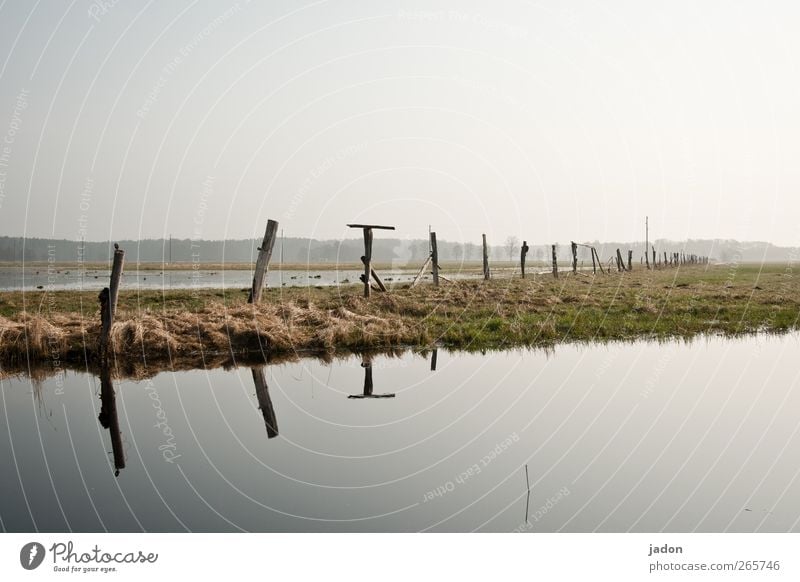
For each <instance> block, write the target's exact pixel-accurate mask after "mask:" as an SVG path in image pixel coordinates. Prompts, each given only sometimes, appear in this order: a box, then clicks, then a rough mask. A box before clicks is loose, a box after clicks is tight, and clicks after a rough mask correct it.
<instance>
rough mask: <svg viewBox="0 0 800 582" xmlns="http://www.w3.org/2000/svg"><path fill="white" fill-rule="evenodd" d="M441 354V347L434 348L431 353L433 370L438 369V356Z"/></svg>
mask: <svg viewBox="0 0 800 582" xmlns="http://www.w3.org/2000/svg"><path fill="white" fill-rule="evenodd" d="M438 355H439V349H438V348H433V352H432V353H431V372H435V371H436V358H437V356H438Z"/></svg>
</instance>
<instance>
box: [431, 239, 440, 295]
mask: <svg viewBox="0 0 800 582" xmlns="http://www.w3.org/2000/svg"><path fill="white" fill-rule="evenodd" d="M431 261H433V284H434V285H435V286H436V287H438V286H439V249H438V248H437V247H436V233H435V232H432V233H431Z"/></svg>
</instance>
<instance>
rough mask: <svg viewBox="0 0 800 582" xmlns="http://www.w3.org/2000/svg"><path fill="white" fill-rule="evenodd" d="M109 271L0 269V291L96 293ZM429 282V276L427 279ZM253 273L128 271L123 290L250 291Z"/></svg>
mask: <svg viewBox="0 0 800 582" xmlns="http://www.w3.org/2000/svg"><path fill="white" fill-rule="evenodd" d="M361 274H363V271H356V270H349V269H338V270H337V269H329V270H317V271H283V273H281V272H280V271H278V270H271V271H268V273H267V286H268V287H306V286H321V287H328V286H331V285H339V284H347V283H358V282H359V279H358V277H359V275H361ZM381 275H382V277H383V278H384V279H386V281H387V282H389V283H392V282H408V281H411V280H412V279H413V278H414V275H415V273H408V272H404V271H385V272H381ZM110 276H111V271H110V270H109V269H92V270H87V271H86V272H85V273H84V272H82V271H81V270H80V269H59V270H57V271H55V272H51V273H50V274H48V271H47V267H26V268H25V269H22V268H21V267H0V291H20V290H22V289H24V290H27V291H33V290H36V289H38V288H43V289H50V290H54V291H55V290H73V291H78V290H81V289H83V290H87V291H99V290H100V289H102V288H103V287H108V284H109V278H110ZM427 278H428V279H430V276H428V277H427ZM252 283H253V273H252V272H251V271H248V270H226V271H222V270H217V271H212V270H208V269H199V270H196V271H195V270H192V269H186V270H170V271H152V270H145V271H137V270H127V271H125V272H124V273H123V275H122V288H123V289H126V288H127V289H131V288H137V289H245V288H247V289H249V288H250V286H251V285H252Z"/></svg>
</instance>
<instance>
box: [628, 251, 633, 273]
mask: <svg viewBox="0 0 800 582" xmlns="http://www.w3.org/2000/svg"><path fill="white" fill-rule="evenodd" d="M628 270H629V271H633V251H632V250H630V249H628Z"/></svg>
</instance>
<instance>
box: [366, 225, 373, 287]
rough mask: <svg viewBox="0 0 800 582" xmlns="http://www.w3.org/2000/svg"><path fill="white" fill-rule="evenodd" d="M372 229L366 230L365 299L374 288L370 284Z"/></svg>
mask: <svg viewBox="0 0 800 582" xmlns="http://www.w3.org/2000/svg"><path fill="white" fill-rule="evenodd" d="M371 271H372V229H371V228H365V229H364V297H369V294H370V290H371V289H372V287H371V286H370V284H369V281H370V276H371V275H372V272H371Z"/></svg>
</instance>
